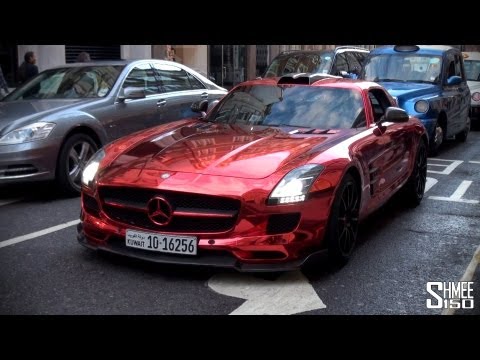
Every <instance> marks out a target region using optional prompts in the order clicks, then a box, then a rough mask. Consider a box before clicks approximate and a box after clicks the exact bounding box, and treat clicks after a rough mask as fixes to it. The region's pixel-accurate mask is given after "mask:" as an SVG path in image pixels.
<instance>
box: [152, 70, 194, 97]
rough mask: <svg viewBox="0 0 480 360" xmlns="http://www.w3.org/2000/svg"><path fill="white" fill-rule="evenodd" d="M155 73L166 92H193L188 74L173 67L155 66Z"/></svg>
mask: <svg viewBox="0 0 480 360" xmlns="http://www.w3.org/2000/svg"><path fill="white" fill-rule="evenodd" d="M154 68H155V72H156V73H157V76H158V77H159V78H160V81H161V82H162V87H163V90H164V91H165V92H173V91H183V90H191V89H192V86H191V85H190V80H189V79H188V75H187V72H186V71H185V70H183V69H181V68H179V67H176V66H173V65H166V64H165V65H163V64H162V65H160V64H154Z"/></svg>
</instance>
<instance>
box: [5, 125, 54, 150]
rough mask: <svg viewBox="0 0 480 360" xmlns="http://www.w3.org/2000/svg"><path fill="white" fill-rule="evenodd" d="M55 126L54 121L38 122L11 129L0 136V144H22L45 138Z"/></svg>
mask: <svg viewBox="0 0 480 360" xmlns="http://www.w3.org/2000/svg"><path fill="white" fill-rule="evenodd" d="M54 127H55V124H54V123H49V122H36V123H33V124H30V125H27V126H23V127H21V128H18V129H15V130H13V131H10V132H9V133H8V134H5V135H3V136H2V137H1V138H0V145H13V144H21V143H24V142H28V141H35V140H41V139H45V138H46V137H47V136H48V135H50V133H51V132H52V130H53V128H54Z"/></svg>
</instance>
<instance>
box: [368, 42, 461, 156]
mask: <svg viewBox="0 0 480 360" xmlns="http://www.w3.org/2000/svg"><path fill="white" fill-rule="evenodd" d="M361 78H362V79H365V80H370V81H375V82H378V83H379V84H381V85H383V86H384V87H385V88H386V89H387V90H388V91H389V92H390V94H391V95H393V96H394V97H396V98H397V101H398V105H399V106H400V107H401V108H403V109H405V110H406V111H407V113H408V114H410V115H412V116H415V117H418V118H419V119H420V120H421V121H422V122H423V124H424V125H425V127H426V128H427V132H428V136H429V138H430V151H431V153H432V154H435V153H437V151H438V149H439V147H440V145H441V144H442V142H443V141H444V140H445V139H447V138H453V137H454V136H455V137H456V138H457V139H458V140H460V141H465V140H466V139H467V135H468V132H469V131H470V118H469V111H470V98H471V96H470V90H469V89H468V85H467V79H466V77H465V70H464V65H463V57H462V53H461V52H460V50H458V49H455V48H452V47H450V46H441V45H438V46H437V45H435V46H426V45H422V46H417V45H396V46H384V47H381V48H376V49H374V50H372V51H371V52H370V54H369V56H368V57H367V60H366V62H365V67H364V70H363V72H362V75H361Z"/></svg>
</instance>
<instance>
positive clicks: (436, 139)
mask: <svg viewBox="0 0 480 360" xmlns="http://www.w3.org/2000/svg"><path fill="white" fill-rule="evenodd" d="M444 137H445V131H444V129H443V127H442V126H441V125H440V123H439V122H438V121H437V123H436V124H435V132H434V135H433V139H432V141H430V155H437V154H438V149H440V146H441V145H442V143H443V139H444Z"/></svg>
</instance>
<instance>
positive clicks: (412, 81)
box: [405, 80, 435, 84]
mask: <svg viewBox="0 0 480 360" xmlns="http://www.w3.org/2000/svg"><path fill="white" fill-rule="evenodd" d="M405 82H408V83H421V84H434V83H435V82H434V81H428V80H405Z"/></svg>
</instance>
